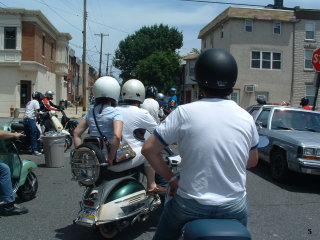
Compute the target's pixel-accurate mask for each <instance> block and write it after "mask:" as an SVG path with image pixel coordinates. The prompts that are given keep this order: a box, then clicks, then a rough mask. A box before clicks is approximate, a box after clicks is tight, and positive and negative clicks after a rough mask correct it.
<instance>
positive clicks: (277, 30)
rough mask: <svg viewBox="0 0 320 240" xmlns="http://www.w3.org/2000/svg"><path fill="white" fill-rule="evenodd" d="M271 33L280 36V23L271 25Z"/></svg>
mask: <svg viewBox="0 0 320 240" xmlns="http://www.w3.org/2000/svg"><path fill="white" fill-rule="evenodd" d="M273 33H274V34H281V22H274V23H273Z"/></svg>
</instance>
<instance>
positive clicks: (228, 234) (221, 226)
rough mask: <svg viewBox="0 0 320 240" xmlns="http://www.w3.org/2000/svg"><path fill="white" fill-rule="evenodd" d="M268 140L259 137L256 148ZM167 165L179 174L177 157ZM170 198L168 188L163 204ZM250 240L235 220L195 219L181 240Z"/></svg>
mask: <svg viewBox="0 0 320 240" xmlns="http://www.w3.org/2000/svg"><path fill="white" fill-rule="evenodd" d="M268 144H269V139H268V138H267V137H266V136H260V137H259V144H258V148H263V147H266V146H267V145H268ZM167 160H168V164H169V166H170V167H171V169H172V171H173V172H174V173H176V174H179V166H180V163H181V158H180V156H179V155H176V156H174V155H172V154H171V156H168V157H167ZM171 198H172V196H171V195H170V187H168V189H167V193H166V196H165V202H166V203H167V202H168V201H169V200H170V199H171ZM203 239H206V240H226V239H230V240H251V235H250V232H249V231H248V229H247V228H246V227H245V226H244V225H242V224H241V223H240V222H239V221H238V220H235V219H197V220H193V221H190V222H188V223H186V224H185V226H184V228H183V231H182V236H181V240H203Z"/></svg>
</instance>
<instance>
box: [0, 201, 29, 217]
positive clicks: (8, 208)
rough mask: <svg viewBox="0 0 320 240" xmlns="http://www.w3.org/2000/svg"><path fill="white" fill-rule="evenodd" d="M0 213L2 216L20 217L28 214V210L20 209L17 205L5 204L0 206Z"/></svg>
mask: <svg viewBox="0 0 320 240" xmlns="http://www.w3.org/2000/svg"><path fill="white" fill-rule="evenodd" d="M0 213H1V214H2V215H4V216H11V215H21V214H25V213H28V209H26V208H25V207H21V206H19V205H18V204H13V203H7V204H4V205H2V209H1V212H0Z"/></svg>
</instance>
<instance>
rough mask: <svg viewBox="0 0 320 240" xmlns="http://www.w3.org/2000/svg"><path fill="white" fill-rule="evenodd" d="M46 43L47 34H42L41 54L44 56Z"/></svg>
mask: <svg viewBox="0 0 320 240" xmlns="http://www.w3.org/2000/svg"><path fill="white" fill-rule="evenodd" d="M45 44H46V36H44V35H42V50H41V54H42V56H44V55H45V46H46V45H45Z"/></svg>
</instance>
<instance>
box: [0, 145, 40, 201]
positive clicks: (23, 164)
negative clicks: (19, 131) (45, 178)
mask: <svg viewBox="0 0 320 240" xmlns="http://www.w3.org/2000/svg"><path fill="white" fill-rule="evenodd" d="M0 162H3V163H5V164H7V165H8V166H9V168H10V172H11V178H12V188H13V192H14V193H17V195H18V197H19V198H20V199H21V200H23V201H29V200H31V199H33V198H34V197H35V195H36V193H37V190H38V179H37V177H36V175H35V173H34V172H33V170H34V169H36V168H37V164H35V163H34V162H32V161H29V160H23V159H21V158H20V156H19V153H18V150H17V148H16V146H15V145H14V143H13V142H12V141H11V140H0Z"/></svg>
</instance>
